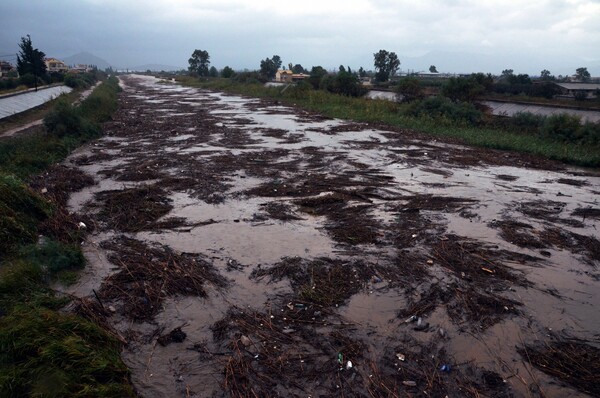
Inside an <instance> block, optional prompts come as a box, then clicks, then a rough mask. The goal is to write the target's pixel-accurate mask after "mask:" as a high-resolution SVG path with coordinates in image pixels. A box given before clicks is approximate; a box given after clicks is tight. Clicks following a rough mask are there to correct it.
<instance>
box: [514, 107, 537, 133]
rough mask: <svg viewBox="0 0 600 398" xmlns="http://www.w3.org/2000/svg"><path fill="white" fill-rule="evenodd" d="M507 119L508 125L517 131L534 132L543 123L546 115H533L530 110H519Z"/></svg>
mask: <svg viewBox="0 0 600 398" xmlns="http://www.w3.org/2000/svg"><path fill="white" fill-rule="evenodd" d="M508 120H509V121H510V122H509V127H512V128H514V129H516V130H518V131H519V132H524V133H534V134H535V133H537V132H538V131H539V129H540V128H541V127H542V126H543V125H544V123H545V121H546V116H543V115H535V114H533V113H530V112H519V113H517V114H515V115H514V116H513V117H511V118H509V119H508Z"/></svg>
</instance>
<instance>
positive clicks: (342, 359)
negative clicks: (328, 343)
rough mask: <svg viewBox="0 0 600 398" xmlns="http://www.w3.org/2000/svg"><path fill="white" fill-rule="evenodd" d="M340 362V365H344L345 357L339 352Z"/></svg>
mask: <svg viewBox="0 0 600 398" xmlns="http://www.w3.org/2000/svg"><path fill="white" fill-rule="evenodd" d="M338 362H339V364H340V365H341V364H343V363H344V355H343V354H342V353H341V352H338Z"/></svg>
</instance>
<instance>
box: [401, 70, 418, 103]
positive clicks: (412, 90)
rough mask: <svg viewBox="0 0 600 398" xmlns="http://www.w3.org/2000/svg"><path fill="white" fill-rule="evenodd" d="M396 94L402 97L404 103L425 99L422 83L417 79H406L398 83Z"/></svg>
mask: <svg viewBox="0 0 600 398" xmlns="http://www.w3.org/2000/svg"><path fill="white" fill-rule="evenodd" d="M396 92H397V93H398V94H400V95H401V96H402V102H412V101H416V100H418V99H421V98H423V90H422V89H421V82H420V81H419V79H417V78H416V77H410V76H409V77H405V78H403V79H400V80H399V81H398V87H397V88H396Z"/></svg>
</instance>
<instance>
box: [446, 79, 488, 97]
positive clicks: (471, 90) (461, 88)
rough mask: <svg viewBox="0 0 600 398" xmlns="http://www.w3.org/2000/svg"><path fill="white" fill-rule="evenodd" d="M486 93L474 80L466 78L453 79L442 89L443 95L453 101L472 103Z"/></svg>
mask: <svg viewBox="0 0 600 398" xmlns="http://www.w3.org/2000/svg"><path fill="white" fill-rule="evenodd" d="M484 91H485V87H484V86H482V85H481V84H479V83H477V81H476V80H475V79H474V78H466V77H451V78H450V79H449V80H448V81H447V82H446V84H445V85H444V86H443V87H442V94H443V95H444V96H445V97H448V98H450V99H451V100H453V101H472V100H474V99H475V98H476V97H477V96H478V95H480V94H483V92H484Z"/></svg>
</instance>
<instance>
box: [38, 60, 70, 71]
mask: <svg viewBox="0 0 600 398" xmlns="http://www.w3.org/2000/svg"><path fill="white" fill-rule="evenodd" d="M44 62H45V63H46V70H47V71H48V73H53V72H58V73H64V72H67V71H68V70H69V67H68V66H67V64H65V63H64V62H63V61H61V60H58V59H56V58H46V59H44Z"/></svg>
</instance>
